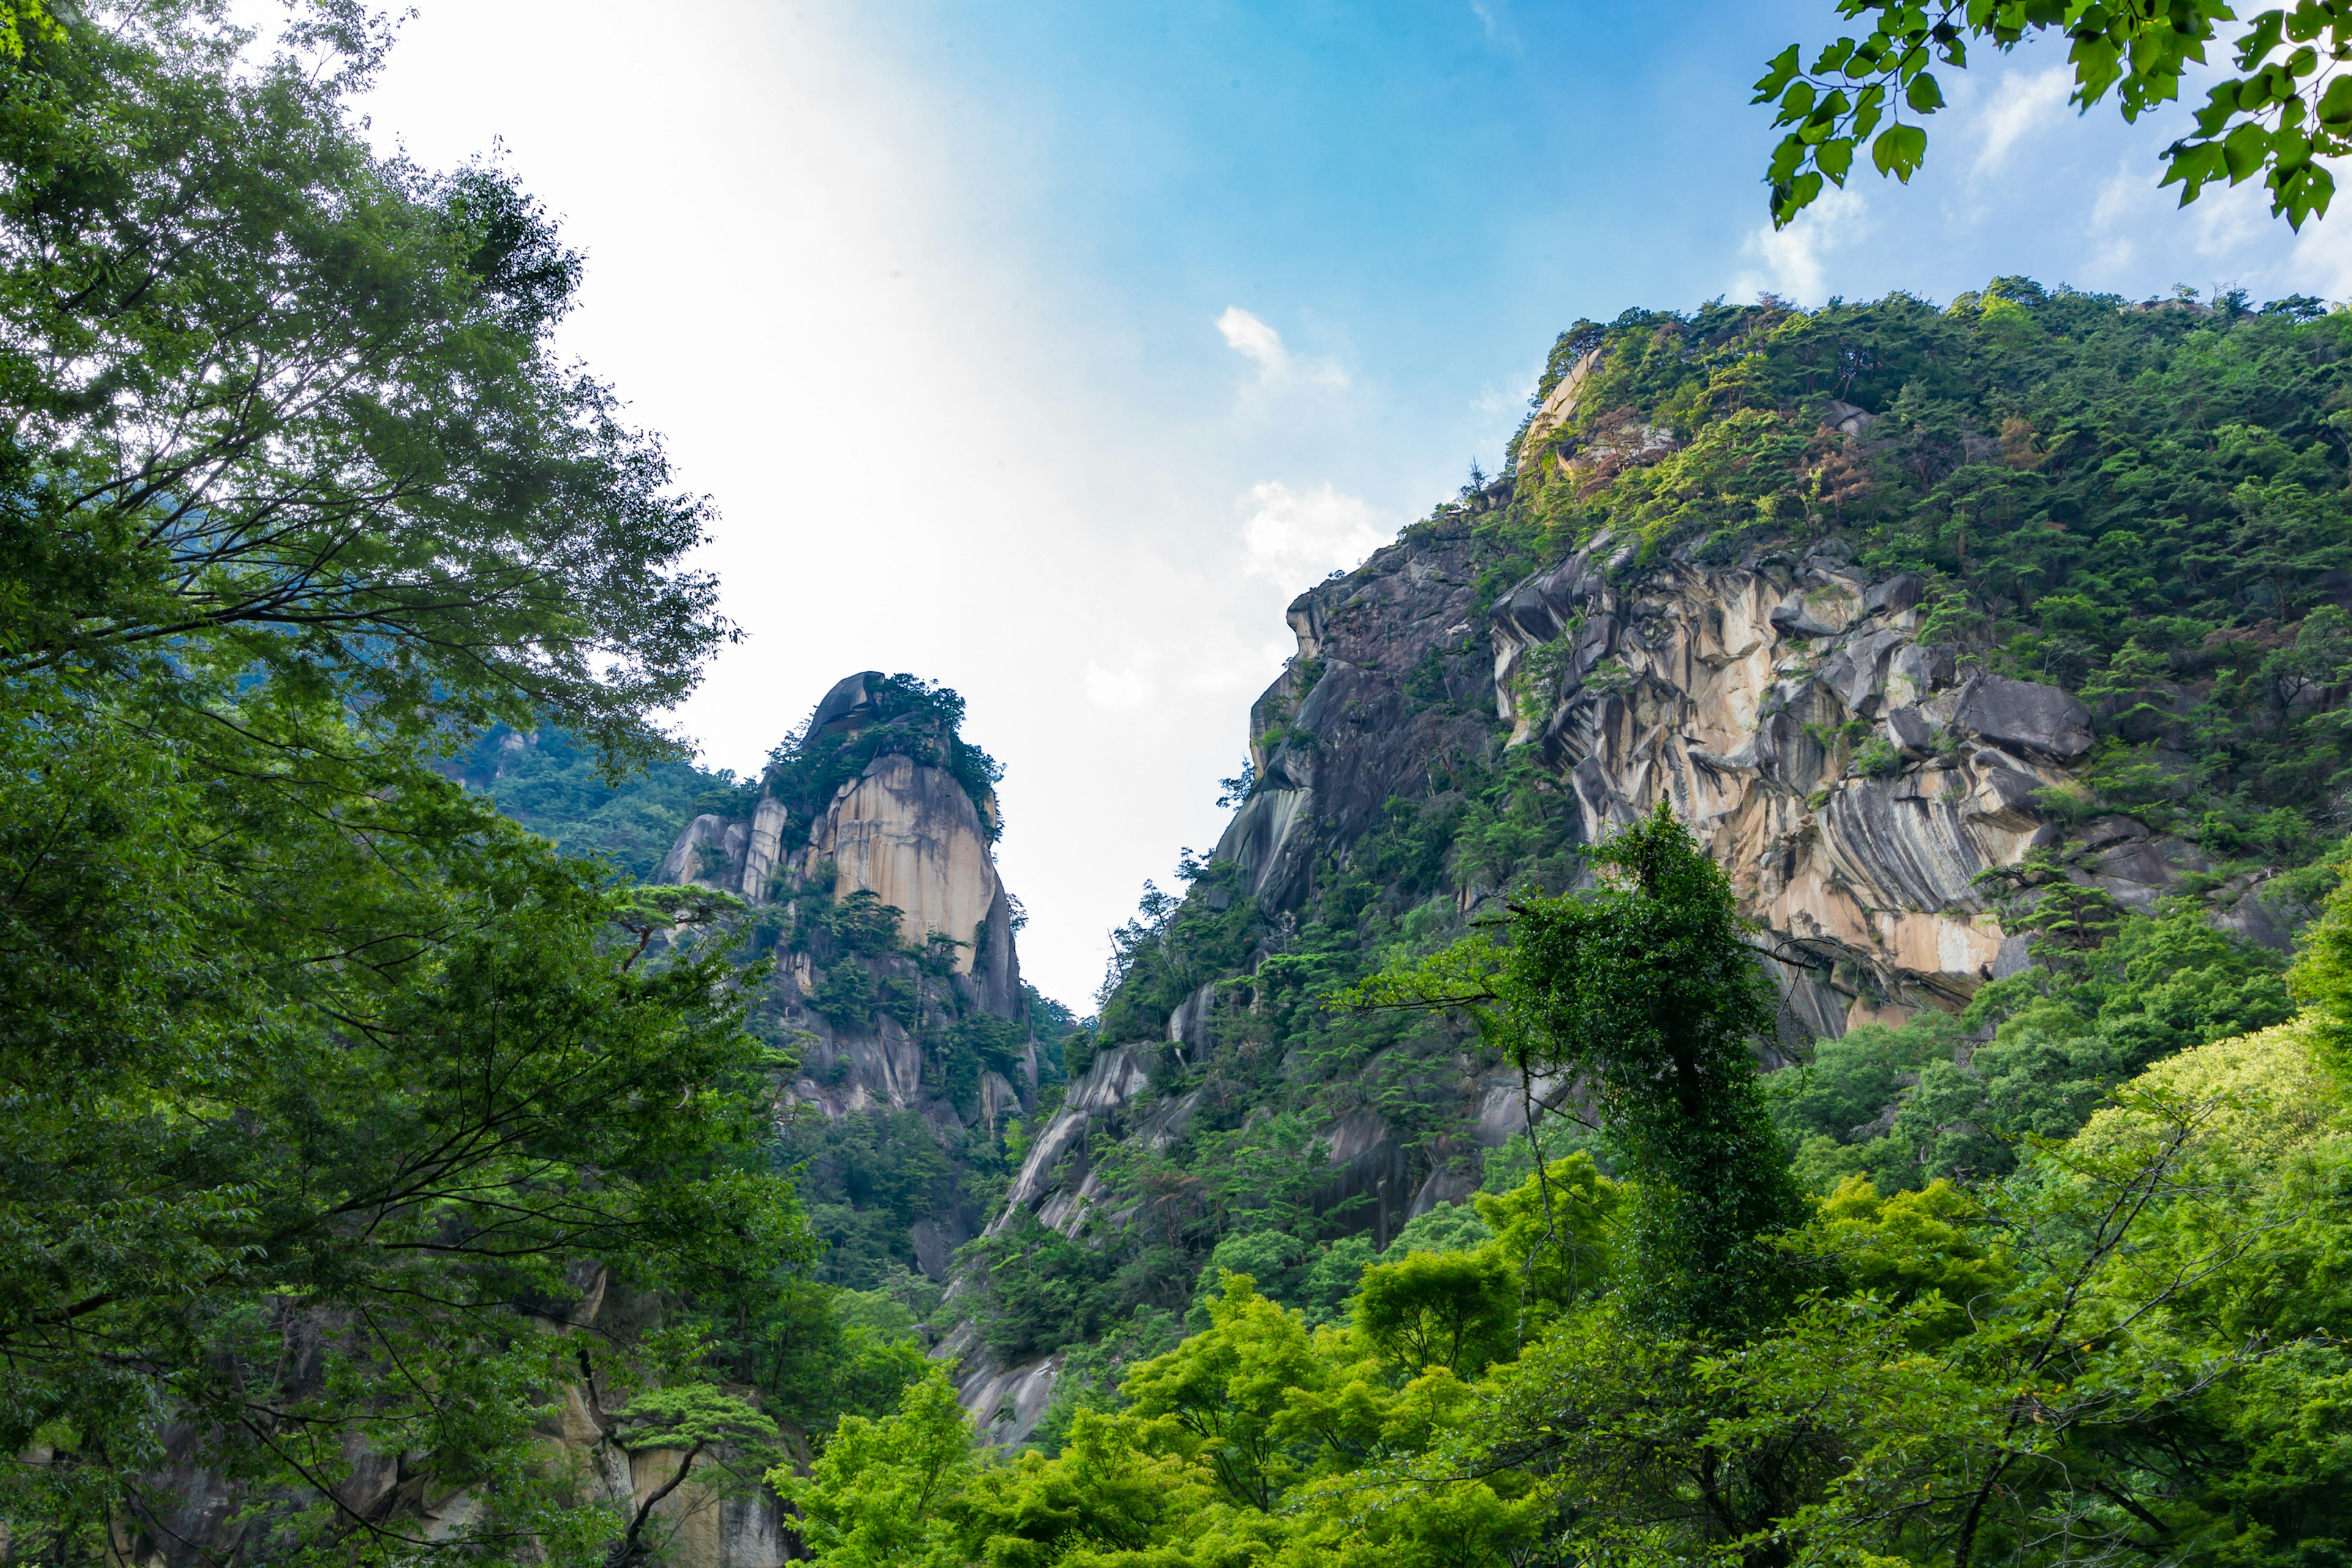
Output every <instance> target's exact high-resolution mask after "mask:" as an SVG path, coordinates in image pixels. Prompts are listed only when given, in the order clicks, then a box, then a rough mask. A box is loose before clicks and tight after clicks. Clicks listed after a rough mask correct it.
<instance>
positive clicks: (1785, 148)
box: [1764, 132, 1805, 186]
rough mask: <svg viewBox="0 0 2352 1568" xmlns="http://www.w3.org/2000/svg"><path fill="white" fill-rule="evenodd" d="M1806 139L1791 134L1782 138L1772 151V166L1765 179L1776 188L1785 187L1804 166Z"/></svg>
mask: <svg viewBox="0 0 2352 1568" xmlns="http://www.w3.org/2000/svg"><path fill="white" fill-rule="evenodd" d="M1804 163H1805V141H1804V138H1803V137H1801V136H1798V135H1796V134H1795V133H1793V132H1791V133H1790V134H1789V135H1787V136H1783V137H1781V138H1780V145H1779V146H1777V147H1775V148H1773V149H1772V164H1771V167H1770V168H1769V169H1768V170H1767V171H1766V172H1765V175H1764V177H1765V178H1766V179H1767V180H1769V182H1771V184H1774V185H1776V186H1777V185H1785V184H1788V183H1789V182H1790V180H1793V179H1795V178H1796V177H1797V171H1798V170H1799V169H1801V168H1802V167H1803V166H1804Z"/></svg>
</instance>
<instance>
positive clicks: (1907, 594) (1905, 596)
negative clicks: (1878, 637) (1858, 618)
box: [1862, 572, 1927, 616]
mask: <svg viewBox="0 0 2352 1568" xmlns="http://www.w3.org/2000/svg"><path fill="white" fill-rule="evenodd" d="M1926 588H1927V579H1926V578H1925V577H1922V576H1920V575H1919V574H1917V573H1916V572H1900V573H1897V574H1895V575H1894V576H1892V577H1889V578H1888V579H1887V580H1886V581H1885V582H1884V583H1880V584H1874V586H1872V587H1871V589H1870V590H1869V591H1868V592H1867V593H1865V594H1864V595H1863V596H1862V608H1863V613H1864V615H1872V616H1879V615H1901V614H1902V613H1903V612H1904V611H1906V610H1907V609H1909V608H1910V607H1911V606H1912V605H1916V604H1917V603H1918V602H1919V595H1920V594H1921V593H1922V592H1923V591H1924V590H1925V589H1926Z"/></svg>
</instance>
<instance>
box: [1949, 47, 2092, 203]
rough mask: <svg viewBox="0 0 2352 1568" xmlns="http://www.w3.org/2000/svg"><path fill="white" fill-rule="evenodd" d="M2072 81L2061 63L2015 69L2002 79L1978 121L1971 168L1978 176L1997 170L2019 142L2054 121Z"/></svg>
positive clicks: (2059, 113) (2005, 161)
mask: <svg viewBox="0 0 2352 1568" xmlns="http://www.w3.org/2000/svg"><path fill="white" fill-rule="evenodd" d="M2072 81H2073V77H2072V76H2071V74H2070V73H2069V72H2068V70H2067V68H2066V67H2064V66H2053V67H2052V68H2050V69H2048V70H2045V71H2035V72H2031V73H2028V72H2025V71H2016V72H2012V73H2011V74H2010V75H2008V76H2005V77H2003V78H2002V79H2001V80H2000V86H1999V87H1997V88H1995V89H1993V95H1992V101H1991V102H1990V103H1988V104H1986V105H1985V109H1984V114H1983V116H1982V117H1981V118H1980V119H1979V121H1978V123H1979V126H1980V127H1981V128H1982V131H1983V135H1984V140H1983V142H1981V143H1980V144H1979V146H1978V148H1977V161H1976V164H1975V167H1974V170H1973V173H1974V174H1975V176H1976V177H1977V178H1978V179H1979V180H1981V179H1984V178H1985V177H1987V176H1988V175H1990V174H1998V173H2000V169H2001V166H2002V165H2003V164H2005V163H2008V162H2009V155H2010V153H2012V152H2014V151H2015V150H2016V148H2017V144H2018V143H2019V142H2022V141H2024V140H2025V139H2026V138H2027V137H2029V136H2032V135H2038V134H2039V133H2040V132H2043V131H2045V130H2048V129H2050V128H2051V127H2053V126H2054V125H2056V124H2057V122H2058V121H2059V120H2060V118H2061V117H2062V116H2063V114H2064V113H2065V110H2066V93H2067V89H2068V87H2069V85H2070V84H2071V83H2072Z"/></svg>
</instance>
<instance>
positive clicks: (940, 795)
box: [689, 755, 1013, 987]
mask: <svg viewBox="0 0 2352 1568" xmlns="http://www.w3.org/2000/svg"><path fill="white" fill-rule="evenodd" d="M767 804H769V803H768V802H766V801H762V802H761V805H767ZM689 831H691V830H690V829H689ZM751 837H752V840H753V841H754V842H756V841H757V838H758V819H757V818H756V817H755V818H754V819H753V828H752V834H751ZM827 863H830V864H831V865H832V866H833V868H834V872H835V881H834V890H835V896H836V897H839V896H843V895H845V894H848V893H850V892H853V891H855V890H857V889H867V890H869V891H871V892H872V893H874V895H875V896H876V897H877V898H879V899H880V900H882V901H883V902H884V903H886V904H888V905H890V906H892V907H893V908H895V909H897V910H900V911H901V914H902V919H901V921H900V925H899V931H900V935H901V936H903V937H905V938H907V939H908V940H910V941H919V940H920V939H921V938H922V937H923V936H925V935H928V934H929V933H931V932H934V931H937V932H940V933H941V934H944V935H947V936H950V937H953V938H954V939H955V940H956V941H958V942H963V943H965V944H966V945H965V946H963V947H961V948H959V949H958V950H957V952H956V958H955V969H956V973H959V974H969V973H971V967H972V955H973V953H974V952H975V951H984V952H986V953H987V954H988V955H989V957H990V958H991V959H992V961H994V963H995V965H996V967H997V969H998V970H999V971H1000V973H995V974H992V975H991V976H988V978H989V979H991V980H992V981H993V982H994V983H995V984H997V985H998V986H999V987H1003V986H1006V985H1009V984H1012V979H1011V972H1010V966H1011V963H1012V957H1013V942H1012V935H1013V933H1012V925H1011V921H1012V909H1011V906H1010V904H1009V903H1008V901H1007V900H1006V899H1005V896H1004V889H1003V887H1002V886H1000V885H999V884H998V881H997V879H996V861H995V858H994V857H992V855H991V854H990V853H989V849H988V837H987V835H986V833H985V831H984V830H983V829H982V826H981V821H980V813H979V811H978V810H977V809H976V808H975V807H974V806H973V805H972V803H971V797H970V796H968V795H965V794H964V792H963V786H961V784H957V783H956V781H955V780H954V779H953V778H952V777H950V775H949V774H947V773H943V772H941V771H940V770H939V769H938V768H926V767H918V766H917V765H916V764H915V762H914V760H913V759H912V758H910V757H903V756H896V755H892V756H881V757H877V758H875V759H874V761H873V762H872V763H869V764H867V766H866V773H865V774H864V776H862V777H860V778H857V779H856V780H853V781H852V782H851V783H849V784H845V785H843V786H842V791H841V794H840V795H838V796H837V797H836V798H835V801H834V803H833V807H832V809H831V810H829V811H827V812H826V813H825V814H824V816H823V817H821V818H819V819H818V821H817V824H816V826H815V828H814V830H813V831H812V832H811V834H810V835H809V842H808V845H807V847H805V848H804V849H803V850H802V851H801V860H800V867H799V869H800V871H801V874H802V875H803V876H804V877H805V876H813V875H814V874H815V873H816V872H817V871H818V870H819V869H820V868H823V867H824V865H826V864H827ZM747 869H748V867H747ZM762 880H763V881H764V880H765V879H764V878H763V879H762ZM984 924H985V925H990V926H991V927H992V930H991V931H989V933H988V935H987V936H986V937H983V938H982V940H981V941H980V942H977V943H975V942H973V940H972V933H973V931H975V930H977V929H979V928H980V927H982V925H984Z"/></svg>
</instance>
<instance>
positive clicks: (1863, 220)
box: [1732, 185, 1870, 305]
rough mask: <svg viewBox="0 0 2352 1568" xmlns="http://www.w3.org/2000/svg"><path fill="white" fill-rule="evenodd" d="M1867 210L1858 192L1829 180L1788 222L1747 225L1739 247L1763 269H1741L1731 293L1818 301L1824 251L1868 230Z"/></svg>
mask: <svg viewBox="0 0 2352 1568" xmlns="http://www.w3.org/2000/svg"><path fill="white" fill-rule="evenodd" d="M1869 210H1870V204H1869V202H1868V201H1867V200H1866V199H1865V198H1864V195H1863V194H1862V193H1861V192H1860V191H1857V190H1850V189H1846V190H1842V189H1840V188H1839V187H1837V186H1835V185H1832V186H1830V187H1829V188H1828V189H1826V190H1824V191H1822V194H1821V197H1820V199H1819V200H1817V201H1815V202H1814V203H1813V205H1811V206H1809V207H1807V208H1806V209H1805V210H1804V211H1803V212H1802V213H1801V214H1799V215H1798V217H1797V221H1796V222H1794V223H1792V224H1790V226H1788V227H1786V228H1780V229H1776V228H1774V227H1772V226H1771V225H1769V224H1766V225H1763V226H1760V227H1758V228H1755V229H1752V230H1750V231H1749V233H1748V244H1747V246H1746V247H1745V248H1746V250H1747V253H1748V255H1749V256H1752V257H1754V258H1757V259H1758V260H1759V261H1761V262H1762V263H1763V264H1764V270H1763V271H1762V272H1761V273H1755V272H1743V273H1741V274H1740V276H1739V279H1738V281H1737V282H1736V283H1734V284H1733V286H1732V292H1733V293H1734V294H1735V295H1741V296H1745V295H1749V294H1757V293H1761V292H1764V291H1766V290H1768V289H1769V291H1770V292H1772V293H1775V294H1778V295H1780V297H1782V298H1783V299H1787V300H1794V301H1796V302H1797V303H1800V304H1805V305H1818V304H1820V303H1821V302H1822V300H1824V299H1825V298H1827V296H1828V293H1829V287H1828V282H1827V264H1828V259H1829V256H1830V253H1831V252H1832V251H1834V250H1838V249H1841V248H1843V247H1846V246H1849V245H1851V244H1852V243H1853V241H1855V240H1857V239H1859V238H1861V237H1863V236H1864V235H1865V234H1867V233H1868V232H1869V230H1870V223H1869Z"/></svg>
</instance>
